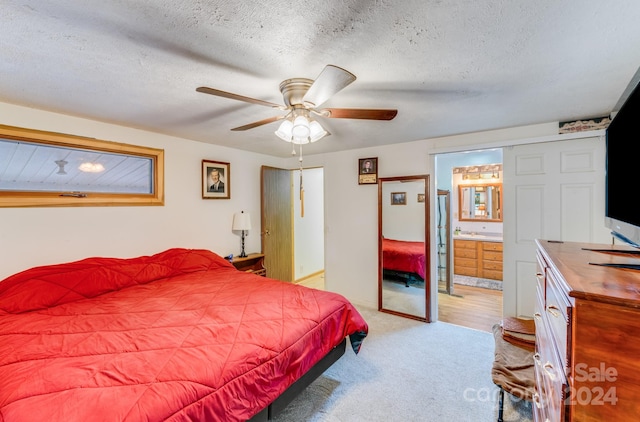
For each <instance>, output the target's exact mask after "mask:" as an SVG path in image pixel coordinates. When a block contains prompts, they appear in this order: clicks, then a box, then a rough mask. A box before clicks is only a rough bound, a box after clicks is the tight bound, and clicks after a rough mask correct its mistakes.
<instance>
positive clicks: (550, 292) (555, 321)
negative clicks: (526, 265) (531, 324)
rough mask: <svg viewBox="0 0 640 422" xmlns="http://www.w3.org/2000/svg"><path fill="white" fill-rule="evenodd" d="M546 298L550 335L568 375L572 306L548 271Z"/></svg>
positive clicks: (545, 309)
mask: <svg viewBox="0 0 640 422" xmlns="http://www.w3.org/2000/svg"><path fill="white" fill-rule="evenodd" d="M545 296H546V297H545V307H544V315H545V316H546V320H547V321H548V326H549V331H550V333H549V335H550V336H552V337H553V343H554V344H555V346H556V348H557V353H558V356H559V358H560V359H561V363H562V366H563V369H564V371H565V374H567V372H568V370H569V368H570V366H571V362H570V353H568V345H569V344H570V341H569V333H570V330H569V327H570V319H569V316H570V314H571V305H570V303H569V301H568V299H567V296H566V295H565V294H564V292H563V291H562V290H560V287H559V284H558V282H557V281H556V280H555V278H554V276H553V272H551V271H547V275H546V280H545Z"/></svg>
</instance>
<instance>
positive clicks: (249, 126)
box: [231, 115, 287, 131]
mask: <svg viewBox="0 0 640 422" xmlns="http://www.w3.org/2000/svg"><path fill="white" fill-rule="evenodd" d="M285 117H287V115H284V116H275V117H269V118H266V119H263V120H259V121H257V122H253V123H249V124H247V125H244V126H238V127H234V128H233V129H231V130H233V131H239V130H247V129H253V128H254V127H258V126H262V125H266V124H268V123H273V122H277V121H278V120H282V119H284V118H285Z"/></svg>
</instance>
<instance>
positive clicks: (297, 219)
mask: <svg viewBox="0 0 640 422" xmlns="http://www.w3.org/2000/svg"><path fill="white" fill-rule="evenodd" d="M292 173H293V198H294V200H293V214H294V226H293V234H294V240H293V247H294V254H295V267H294V280H296V281H297V280H300V279H303V278H305V277H307V276H310V275H312V274H316V273H318V272H320V271H322V270H324V169H322V168H311V169H304V170H303V171H302V186H303V188H304V217H303V216H302V213H301V202H300V170H294V171H293V172H292Z"/></svg>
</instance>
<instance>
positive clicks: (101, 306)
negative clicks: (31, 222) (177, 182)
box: [0, 249, 367, 422]
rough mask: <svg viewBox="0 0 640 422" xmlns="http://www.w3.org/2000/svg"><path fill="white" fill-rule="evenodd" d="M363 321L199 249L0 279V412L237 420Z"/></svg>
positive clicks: (23, 416) (327, 297)
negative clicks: (244, 270)
mask: <svg viewBox="0 0 640 422" xmlns="http://www.w3.org/2000/svg"><path fill="white" fill-rule="evenodd" d="M366 332H367V324H366V323H365V321H364V320H363V319H362V317H361V315H360V314H359V313H358V312H357V310H356V309H355V308H354V307H353V306H352V305H351V304H350V303H349V302H348V301H347V300H346V299H345V298H344V297H342V296H340V295H338V294H335V293H330V292H325V291H320V290H315V289H309V288H305V287H302V286H297V285H293V284H290V283H284V282H280V281H276V280H270V279H266V278H264V277H259V276H256V275H253V274H249V273H244V272H241V271H238V270H236V269H235V267H233V266H232V265H231V264H230V263H229V262H227V261H225V260H224V259H223V258H221V257H220V256H218V255H216V254H214V253H212V252H209V251H205V250H187V249H170V250H168V251H165V252H162V253H160V254H157V255H153V256H149V257H138V258H132V259H115V258H89V259H86V260H82V261H78V262H73V263H67V264H60V265H53V266H46V267H38V268H34V269H30V270H27V271H24V272H22V273H19V274H16V275H14V276H11V277H9V278H7V279H6V280H5V281H2V282H0V421H5V422H8V421H47V422H52V421H65V422H70V421H83V422H84V421H99V420H104V421H125V420H126V421H142V420H144V421H159V420H202V421H203V420H211V421H236V420H237V421H240V420H246V419H248V418H250V417H252V416H253V415H254V414H256V413H257V412H259V411H260V410H262V409H263V408H265V407H266V406H267V405H269V404H270V403H271V402H272V401H273V400H274V399H275V398H276V397H277V396H278V395H280V394H281V393H282V392H283V391H284V390H285V389H286V388H287V387H288V386H289V385H291V384H292V383H293V382H294V381H295V380H297V379H298V378H299V377H300V376H301V375H302V374H303V373H304V372H306V371H307V370H308V369H309V368H311V367H312V366H313V365H314V364H315V363H316V362H317V361H318V360H320V359H321V358H322V357H323V356H324V355H325V354H327V353H328V352H329V351H330V350H331V349H332V348H333V347H334V346H335V345H337V344H339V343H340V342H341V341H342V340H343V339H344V337H345V336H350V335H352V336H351V340H352V346H353V347H354V351H356V353H357V351H358V349H359V347H360V342H361V341H362V339H363V338H364V336H365V335H366Z"/></svg>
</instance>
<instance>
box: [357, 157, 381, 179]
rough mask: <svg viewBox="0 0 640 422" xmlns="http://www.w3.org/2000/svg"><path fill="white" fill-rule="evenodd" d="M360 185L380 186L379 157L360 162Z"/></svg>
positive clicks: (362, 159)
mask: <svg viewBox="0 0 640 422" xmlns="http://www.w3.org/2000/svg"><path fill="white" fill-rule="evenodd" d="M358 184H359V185H372V184H373V185H375V184H378V157H375V158H360V159H359V160H358Z"/></svg>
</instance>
